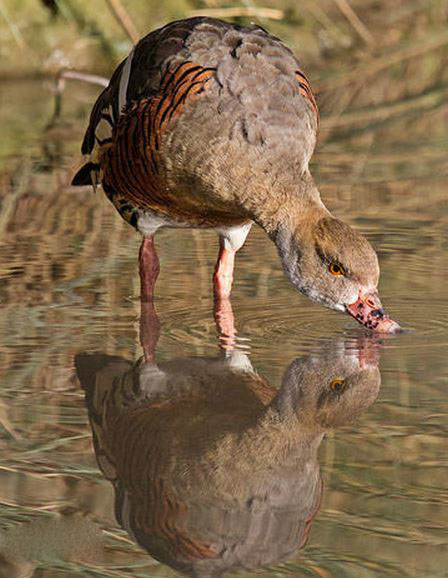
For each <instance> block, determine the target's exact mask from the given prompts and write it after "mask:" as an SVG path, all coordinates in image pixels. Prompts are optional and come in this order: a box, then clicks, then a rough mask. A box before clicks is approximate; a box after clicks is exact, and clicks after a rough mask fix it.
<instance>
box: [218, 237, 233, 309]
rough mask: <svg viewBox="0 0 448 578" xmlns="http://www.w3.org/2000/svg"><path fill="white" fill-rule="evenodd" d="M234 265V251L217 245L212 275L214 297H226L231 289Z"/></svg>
mask: <svg viewBox="0 0 448 578" xmlns="http://www.w3.org/2000/svg"><path fill="white" fill-rule="evenodd" d="M234 265H235V251H232V250H230V249H226V248H225V247H224V245H223V244H222V243H221V244H220V245H219V254H218V261H217V262H216V267H215V274H214V275H213V288H214V292H215V299H228V298H229V297H230V292H231V290H232V283H233V268H234Z"/></svg>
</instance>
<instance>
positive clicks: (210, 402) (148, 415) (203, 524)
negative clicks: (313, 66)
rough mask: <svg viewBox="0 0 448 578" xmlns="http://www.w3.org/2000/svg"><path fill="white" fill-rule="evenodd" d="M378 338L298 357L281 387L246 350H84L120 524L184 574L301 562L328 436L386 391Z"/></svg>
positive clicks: (97, 441) (83, 369) (84, 379)
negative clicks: (153, 353)
mask: <svg viewBox="0 0 448 578" xmlns="http://www.w3.org/2000/svg"><path fill="white" fill-rule="evenodd" d="M376 337H377V336H376V335H370V336H369V335H362V336H361V339H359V340H357V342H356V343H354V340H353V339H351V340H346V339H343V338H341V339H339V340H335V341H331V342H327V343H315V344H314V347H313V351H312V352H311V353H309V354H307V355H304V356H301V357H298V358H296V359H294V360H293V361H292V362H291V363H290V365H289V367H288V368H287V369H286V371H285V374H284V377H283V380H282V384H281V387H280V389H277V388H276V387H275V386H274V385H273V384H271V383H270V382H269V381H268V380H266V379H265V378H264V377H263V376H262V375H260V374H259V373H258V372H257V370H256V369H255V368H254V367H253V365H252V363H251V361H250V359H249V357H248V356H247V355H246V354H245V353H244V352H243V351H242V350H238V349H234V350H233V351H232V352H231V354H226V355H221V356H219V357H178V358H174V359H168V360H164V361H162V362H160V363H158V364H155V363H154V362H153V361H146V360H143V359H140V360H138V361H137V362H135V363H133V362H132V361H130V360H128V359H125V358H124V357H119V356H113V355H108V354H105V353H91V352H88V353H87V352H80V353H78V354H77V355H76V357H75V367H76V373H77V376H78V379H79V381H80V384H81V387H82V389H83V390H84V394H85V400H86V407H87V411H88V415H89V422H90V426H91V429H92V437H93V445H94V450H95V454H96V459H97V463H98V466H99V468H100V469H101V471H102V473H103V475H104V477H105V478H106V479H107V480H108V481H109V482H110V483H111V484H112V486H113V490H114V493H115V515H116V518H117V522H118V523H119V524H120V525H121V526H122V527H123V528H124V529H125V530H126V531H127V532H128V534H129V536H130V537H131V538H132V539H133V540H134V541H135V542H137V543H138V544H139V545H140V546H141V547H142V548H144V549H145V550H146V551H147V552H148V553H149V554H150V555H151V556H152V557H153V558H155V559H156V560H159V561H160V562H162V563H164V564H167V565H168V566H170V567H171V568H173V569H175V570H177V571H178V572H181V573H182V574H183V575H187V576H194V577H199V576H202V577H204V578H205V577H210V576H213V577H219V576H224V575H227V572H228V571H231V570H232V571H234V570H236V569H237V568H241V567H243V568H245V569H246V570H249V569H256V568H260V567H262V566H272V565H274V564H279V563H281V562H285V561H286V560H288V559H289V558H291V556H293V555H294V554H295V553H296V552H297V550H298V549H300V548H303V547H304V546H305V545H306V543H307V541H308V539H309V535H310V530H311V526H312V523H313V521H314V519H315V517H316V515H317V514H318V512H319V508H320V503H321V498H322V493H323V484H322V478H321V474H320V466H319V458H318V452H319V447H320V445H321V443H322V441H323V439H324V437H325V434H326V433H327V432H328V431H329V430H332V429H334V428H337V427H339V426H346V425H347V424H348V423H350V422H352V421H353V420H354V419H356V418H358V417H359V416H360V415H361V414H362V413H363V412H364V411H366V410H367V409H368V408H369V407H370V406H371V405H372V404H373V403H374V401H375V400H376V398H377V396H378V393H379V390H380V384H381V377H380V372H379V370H378V363H379V348H378V342H377V341H376V339H375V338H376Z"/></svg>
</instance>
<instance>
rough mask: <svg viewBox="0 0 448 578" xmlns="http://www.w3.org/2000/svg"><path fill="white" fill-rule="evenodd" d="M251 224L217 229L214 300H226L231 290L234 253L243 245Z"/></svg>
mask: <svg viewBox="0 0 448 578" xmlns="http://www.w3.org/2000/svg"><path fill="white" fill-rule="evenodd" d="M251 226H252V222H249V223H245V224H244V225H239V226H236V227H229V228H226V229H218V233H219V253H218V260H217V262H216V266H215V273H214V275H213V289H214V293H215V300H218V301H219V300H222V299H228V298H229V297H230V292H231V290H232V283H233V269H234V266H235V253H236V252H237V251H238V250H239V249H241V247H242V246H243V245H244V242H245V240H246V237H247V235H248V234H249V231H250V228H251Z"/></svg>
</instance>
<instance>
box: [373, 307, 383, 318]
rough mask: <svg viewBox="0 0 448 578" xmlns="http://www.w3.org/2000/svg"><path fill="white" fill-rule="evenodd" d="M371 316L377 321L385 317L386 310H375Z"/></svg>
mask: <svg viewBox="0 0 448 578" xmlns="http://www.w3.org/2000/svg"><path fill="white" fill-rule="evenodd" d="M370 315H371V316H372V317H374V318H375V319H379V318H380V317H384V309H383V308H382V307H381V308H380V309H375V310H374V311H372V313H371V314H370Z"/></svg>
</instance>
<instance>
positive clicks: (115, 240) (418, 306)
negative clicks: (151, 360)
mask: <svg viewBox="0 0 448 578" xmlns="http://www.w3.org/2000/svg"><path fill="white" fill-rule="evenodd" d="M95 91H96V89H95V88H93V87H87V88H85V87H78V86H73V87H70V93H69V94H67V95H66V97H65V98H64V108H63V117H62V122H60V123H58V124H57V125H56V126H53V127H48V123H49V120H50V118H51V113H52V106H53V103H52V98H51V94H50V93H49V91H48V87H46V86H45V85H43V84H41V83H19V84H13V85H12V84H11V85H8V86H5V85H2V86H1V87H0V105H1V106H0V115H1V117H0V122H1V126H2V139H1V143H0V186H1V208H0V274H1V278H0V298H1V306H2V309H1V314H0V324H1V330H2V340H1V345H0V347H1V358H0V363H1V371H2V389H1V392H0V426H1V430H0V431H1V437H0V447H1V456H0V502H1V504H0V516H1V526H2V528H3V532H2V533H1V534H0V576H5V577H10V576H11V577H13V576H14V577H19V576H20V577H21V576H31V575H32V570H33V568H36V571H35V574H34V576H41V577H46V578H49V577H52V578H54V577H59V576H75V575H89V576H107V577H108V576H110V577H113V576H174V575H176V573H175V571H174V570H173V569H170V568H169V567H168V566H167V565H166V564H171V566H172V567H174V568H179V569H184V571H188V572H190V573H191V572H196V574H191V575H197V576H212V575H214V574H213V572H218V571H221V570H223V569H226V568H230V569H231V571H232V572H233V571H236V570H237V568H238V567H239V566H242V567H243V568H242V569H240V570H239V571H240V573H241V575H243V576H244V575H247V576H249V575H253V573H255V572H256V573H257V575H262V576H276V575H281V574H292V575H295V576H320V577H330V576H331V577H338V576H341V577H342V576H344V577H347V576H353V577H356V578H360V577H361V578H367V577H371V576H372V577H377V576H400V577H402V576H412V577H418V578H420V577H423V576H425V577H442V576H447V575H448V574H447V570H446V568H447V567H448V475H447V472H448V470H447V466H448V461H447V452H446V448H447V434H448V430H447V415H448V396H447V391H448V356H447V345H448V298H447V286H448V262H447V259H446V255H447V249H448V244H447V238H448V210H447V204H446V190H447V182H448V166H447V161H446V150H447V149H448V132H447V128H446V127H447V126H448V124H447V107H446V104H445V105H444V106H440V107H438V108H435V109H434V110H430V111H429V112H427V113H425V115H422V114H421V113H418V112H417V113H412V111H411V112H410V113H409V112H408V113H407V114H404V115H399V116H398V117H397V118H395V119H393V120H392V121H390V122H388V123H384V122H380V121H378V122H376V123H375V122H370V123H368V124H367V125H366V126H364V127H363V130H358V128H357V127H343V130H340V131H339V132H337V133H332V134H330V133H329V132H328V131H329V124H328V123H327V125H326V124H325V119H324V121H323V135H324V136H326V142H323V143H322V145H321V147H320V149H319V151H318V153H317V154H316V156H315V159H314V165H315V166H314V169H313V170H314V174H315V175H316V178H317V180H318V182H319V184H320V187H321V190H322V194H323V196H324V198H325V200H326V202H327V203H328V205H329V206H330V207H331V208H332V209H333V210H334V212H335V213H336V214H337V215H338V216H340V217H342V218H344V219H346V220H347V221H348V222H350V223H351V224H354V225H355V226H357V227H359V228H360V229H361V230H363V231H364V232H365V233H366V234H367V235H368V237H369V238H370V240H371V241H372V242H373V243H374V244H375V246H376V247H377V249H378V252H379V255H380V261H381V265H382V277H381V294H382V299H383V303H384V304H385V305H386V306H387V308H388V310H389V311H390V312H391V314H392V315H393V317H394V318H396V319H397V320H398V321H400V323H401V324H402V325H404V326H405V327H408V328H411V329H412V331H411V332H409V333H407V334H405V335H401V336H399V337H396V338H390V339H387V340H382V341H381V340H380V341H378V340H372V339H368V338H366V337H365V334H364V332H363V330H362V328H357V327H356V326H355V324H354V322H352V321H351V320H350V319H348V318H345V317H344V316H341V315H340V314H336V313H333V312H330V311H327V310H324V309H322V308H320V307H318V306H314V305H312V304H311V303H309V302H308V301H307V300H305V299H304V298H302V297H301V296H299V295H298V294H297V293H295V292H294V290H293V289H292V287H291V286H290V285H289V283H288V282H287V280H286V279H285V277H284V275H283V273H282V271H281V267H280V263H279V261H278V258H277V256H276V252H275V248H274V246H273V245H272V244H271V243H270V242H269V241H268V239H267V238H266V237H265V236H264V235H263V234H262V232H261V231H258V230H254V231H253V232H252V233H251V235H250V238H249V240H248V242H247V244H246V246H245V247H244V248H243V250H242V251H241V252H240V254H239V255H238V260H237V273H236V284H235V288H234V293H233V300H232V303H233V309H234V314H235V319H236V325H237V330H238V345H237V349H236V350H235V351H234V352H233V353H228V354H227V355H225V354H224V353H223V352H221V351H220V349H219V343H218V339H217V335H216V328H215V324H214V320H213V315H212V307H213V304H212V297H211V272H212V268H213V262H214V259H215V253H216V252H217V242H216V239H215V235H214V234H213V233H209V232H204V231H170V230H167V231H163V232H161V233H160V234H159V235H158V238H157V244H158V250H159V255H160V259H161V266H162V270H161V275H160V277H159V281H158V284H157V301H156V307H157V312H158V315H159V318H160V323H161V329H160V339H159V341H158V344H157V352H156V355H157V357H156V359H157V365H151V364H144V363H143V364H142V362H139V363H137V360H138V359H139V358H140V357H141V353H142V350H141V346H140V336H139V316H140V304H139V299H138V295H139V284H138V275H137V267H136V265H137V251H138V245H139V238H138V236H137V235H136V234H135V233H133V231H132V230H131V229H130V228H129V227H128V226H126V225H125V224H124V223H122V222H121V220H120V219H119V217H118V216H117V215H116V214H115V212H114V210H113V209H112V208H111V207H110V206H109V205H108V203H107V201H106V200H105V199H103V197H102V195H101V194H98V195H93V194H92V193H91V192H90V191H89V190H75V189H72V188H70V187H68V180H69V176H68V172H67V169H68V167H70V166H71V165H74V163H75V162H76V161H77V158H78V157H77V151H78V147H79V142H80V138H81V135H82V132H83V129H84V126H85V119H86V115H87V112H88V109H89V106H90V104H91V102H92V100H93V98H94V94H95ZM146 330H147V331H149V333H151V331H152V330H153V328H151V326H149V328H148V327H147V328H146ZM150 337H151V335H150ZM75 356H77V357H76V359H77V367H78V373H79V375H80V377H81V381H82V382H83V387H84V390H83V389H82V388H81V385H80V382H79V380H78V379H77V377H76V370H75V361H74V360H75ZM378 365H379V368H380V371H381V387H380V388H379V381H378V375H377V370H376V367H377V366H378ZM344 380H345V381H344ZM86 397H87V405H86V399H85V398H86ZM167 400H168V401H167ZM142 408H143V410H142ZM91 425H92V426H93V430H94V436H95V438H96V453H97V457H98V459H99V463H100V468H101V470H102V471H103V472H104V475H103V474H102V473H101V471H100V469H99V468H98V463H97V459H96V456H95V452H94V449H93V444H92V429H91ZM189 440H191V443H190V441H189ZM106 478H107V479H106ZM321 479H322V481H323V484H322V485H321V482H320V480H321ZM113 485H114V486H115V490H114V487H113ZM130 488H131V489H132V491H131V490H130ZM115 500H116V507H117V512H118V514H119V517H120V518H121V520H122V523H123V525H124V526H125V527H126V528H127V529H129V530H130V531H131V534H133V535H134V537H135V539H136V540H137V541H138V542H139V543H140V544H141V545H143V546H144V547H146V548H147V549H148V550H149V551H150V552H152V554H153V555H154V556H157V557H158V558H160V559H162V560H164V561H165V563H166V564H161V563H159V562H157V561H156V560H155V559H154V558H151V557H150V556H149V555H148V554H147V553H146V552H145V550H144V549H143V548H142V547H139V546H137V545H136V544H135V541H133V540H132V539H131V538H130V537H129V535H128V534H127V533H126V532H125V531H124V530H123V529H120V526H119V525H118V523H117V521H116V519H115V516H114V508H115V505H114V502H115ZM55 514H65V516H64V518H63V519H62V520H60V519H59V518H54V517H53V516H54V515H55ZM79 514H88V517H87V518H80V517H79ZM28 520H31V523H30V524H29V525H25V524H24V522H25V521H28ZM98 526H99V527H100V528H99V527H98ZM6 529H9V530H8V531H6ZM100 529H101V530H100ZM101 540H103V542H104V548H103V545H102V544H101ZM17 544H20V547H17ZM255 568H258V569H257V570H255ZM215 575H219V574H215Z"/></svg>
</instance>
